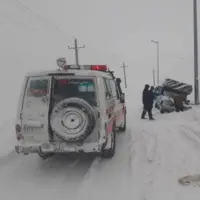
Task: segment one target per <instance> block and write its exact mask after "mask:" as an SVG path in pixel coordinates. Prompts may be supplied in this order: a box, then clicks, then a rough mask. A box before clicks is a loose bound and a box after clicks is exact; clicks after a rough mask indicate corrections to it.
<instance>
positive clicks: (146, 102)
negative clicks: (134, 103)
mask: <svg viewBox="0 0 200 200" xmlns="http://www.w3.org/2000/svg"><path fill="white" fill-rule="evenodd" d="M149 87H150V86H149V85H148V84H146V85H145V87H144V90H143V93H142V103H143V111H142V116H141V119H145V115H146V112H148V115H149V119H150V120H152V119H153V116H152V113H151V110H152V101H153V100H152V93H151V92H150V91H149Z"/></svg>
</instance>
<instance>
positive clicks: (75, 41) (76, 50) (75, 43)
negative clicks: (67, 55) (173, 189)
mask: <svg viewBox="0 0 200 200" xmlns="http://www.w3.org/2000/svg"><path fill="white" fill-rule="evenodd" d="M81 48H85V45H83V46H81V47H79V46H78V44H77V39H76V38H75V39H74V47H70V46H68V49H73V50H74V51H75V60H76V65H79V55H78V50H79V49H81Z"/></svg>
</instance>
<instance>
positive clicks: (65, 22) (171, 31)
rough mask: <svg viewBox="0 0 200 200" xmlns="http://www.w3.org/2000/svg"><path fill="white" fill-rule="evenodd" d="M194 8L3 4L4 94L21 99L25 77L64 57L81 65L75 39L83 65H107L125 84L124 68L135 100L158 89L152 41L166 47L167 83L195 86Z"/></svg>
mask: <svg viewBox="0 0 200 200" xmlns="http://www.w3.org/2000/svg"><path fill="white" fill-rule="evenodd" d="M19 2H21V3H22V4H24V5H26V6H28V7H29V8H30V9H31V10H30V9H29V8H26V7H24V6H23V5H21V4H19ZM199 5H200V2H199ZM199 5H198V9H199V8H200V6H199ZM192 8H193V7H192V1H188V0H165V1H164V0H151V1H149V0H146V1H144V0H123V1H122V0H56V1H55V0H18V1H17V0H1V1H0V23H1V27H0V52H1V53H0V64H1V68H0V89H1V90H3V89H4V88H5V86H6V87H7V90H8V91H10V90H12V91H13V92H12V95H13V97H14V98H16V97H17V98H18V96H17V95H18V93H19V89H20V87H21V81H22V78H23V76H24V74H25V72H26V71H30V70H33V69H41V68H43V69H48V68H56V65H55V61H56V58H58V57H60V56H65V57H66V58H67V59H68V60H69V62H70V63H74V60H75V59H74V52H73V51H72V50H68V48H67V46H68V45H70V46H72V45H73V39H74V37H77V38H78V42H79V45H84V44H85V45H86V48H85V49H81V50H80V54H79V55H80V63H81V64H84V63H85V64H88V63H94V64H104V63H105V64H107V65H109V67H110V68H111V69H114V70H115V71H116V72H117V74H118V75H119V76H121V77H122V69H121V68H120V65H122V62H125V64H126V65H128V69H127V76H128V86H129V88H130V89H131V90H133V92H136V93H137V92H138V93H139V92H140V91H141V89H142V88H143V86H144V84H146V83H150V84H152V70H153V68H155V67H156V45H155V44H153V43H151V42H150V41H151V40H152V39H153V40H158V41H159V42H160V78H161V79H164V78H165V77H171V78H175V79H177V80H181V81H185V82H189V83H191V84H193V15H192V12H193V10H192ZM36 13H38V14H39V15H40V17H38V16H37V15H36ZM199 13H200V9H199ZM199 23H200V21H199V22H198V24H199ZM8 73H9V76H8ZM16 75H17V76H16ZM8 80H9V81H8ZM5 81H7V82H6V84H5ZM132 85H133V86H134V87H133V86H132ZM131 86H132V87H131ZM7 95H8V94H7ZM9 95H10V94H9ZM1 102H2V103H7V104H8V101H7V99H4V100H1ZM12 105H13V109H15V103H13V104H12Z"/></svg>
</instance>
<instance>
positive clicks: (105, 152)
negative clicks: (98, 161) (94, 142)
mask: <svg viewBox="0 0 200 200" xmlns="http://www.w3.org/2000/svg"><path fill="white" fill-rule="evenodd" d="M110 136H111V148H109V149H106V148H104V149H102V157H103V158H112V157H113V156H114V155H115V148H116V132H115V126H113V130H112V133H111V135H110Z"/></svg>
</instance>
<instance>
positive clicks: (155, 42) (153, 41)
mask: <svg viewBox="0 0 200 200" xmlns="http://www.w3.org/2000/svg"><path fill="white" fill-rule="evenodd" d="M151 42H153V43H156V44H158V43H159V42H158V41H155V40H151Z"/></svg>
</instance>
